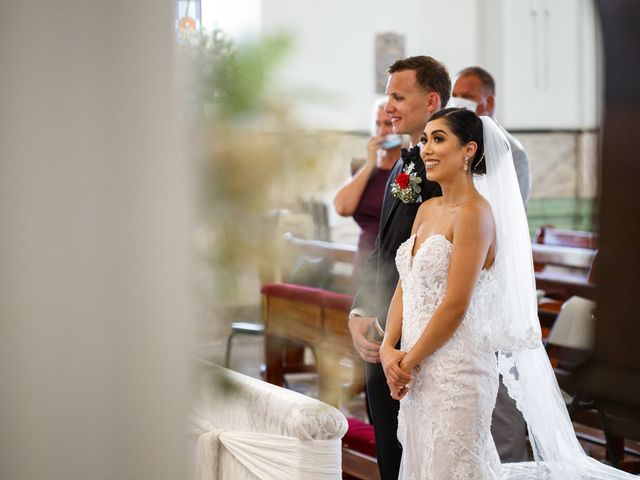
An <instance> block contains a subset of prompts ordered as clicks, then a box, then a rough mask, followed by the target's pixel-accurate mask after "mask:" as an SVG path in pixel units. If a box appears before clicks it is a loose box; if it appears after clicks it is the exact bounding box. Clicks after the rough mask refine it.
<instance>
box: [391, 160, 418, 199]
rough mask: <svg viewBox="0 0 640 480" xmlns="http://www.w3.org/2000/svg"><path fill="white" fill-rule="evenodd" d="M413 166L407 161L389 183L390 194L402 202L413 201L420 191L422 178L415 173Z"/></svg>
mask: <svg viewBox="0 0 640 480" xmlns="http://www.w3.org/2000/svg"><path fill="white" fill-rule="evenodd" d="M414 168H415V165H414V163H413V162H409V164H408V165H406V166H405V167H404V168H403V169H402V172H400V173H399V174H398V176H397V177H396V180H395V182H393V184H392V185H391V195H393V196H394V197H396V198H398V199H400V200H402V202H404V203H415V202H416V200H418V196H419V195H420V192H421V191H422V187H420V184H421V183H422V178H420V177H419V176H418V175H416V173H415V172H414V171H413V169H414Z"/></svg>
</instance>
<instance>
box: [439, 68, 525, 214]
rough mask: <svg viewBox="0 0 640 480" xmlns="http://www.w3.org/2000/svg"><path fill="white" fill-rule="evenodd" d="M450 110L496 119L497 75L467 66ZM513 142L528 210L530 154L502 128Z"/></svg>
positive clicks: (517, 171)
mask: <svg viewBox="0 0 640 480" xmlns="http://www.w3.org/2000/svg"><path fill="white" fill-rule="evenodd" d="M448 106H450V107H460V108H466V109H468V110H473V111H474V112H476V113H477V114H478V115H488V116H490V117H492V118H493V114H494V113H495V109H496V83H495V81H494V79H493V76H491V74H490V73H489V72H487V71H486V70H485V69H484V68H482V67H467V68H465V69H463V70H461V71H460V72H459V73H458V76H457V77H456V80H455V83H454V85H453V92H452V93H451V100H450V102H449V105H448ZM500 128H501V129H502V131H503V133H504V134H505V136H506V137H507V140H509V144H510V145H511V153H512V154H513V164H514V166H515V167H516V175H517V176H518V185H519V186H520V195H522V202H523V203H524V207H525V209H526V208H527V202H528V201H529V192H530V191H531V168H530V167H529V159H528V158H527V152H525V151H524V148H523V147H522V144H521V143H520V142H519V141H518V140H517V139H516V138H515V137H514V136H513V135H511V134H510V133H509V132H507V131H506V130H505V129H504V128H503V127H500Z"/></svg>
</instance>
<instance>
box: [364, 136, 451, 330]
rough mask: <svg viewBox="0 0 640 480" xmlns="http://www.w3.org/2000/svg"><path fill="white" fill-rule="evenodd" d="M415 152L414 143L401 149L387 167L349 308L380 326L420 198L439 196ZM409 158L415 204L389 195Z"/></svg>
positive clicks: (382, 323)
mask: <svg viewBox="0 0 640 480" xmlns="http://www.w3.org/2000/svg"><path fill="white" fill-rule="evenodd" d="M419 155H420V154H419V148H418V147H417V146H415V147H413V148H412V149H411V150H409V151H407V150H405V149H403V150H402V157H401V158H400V159H399V160H398V161H397V162H396V164H395V165H394V167H393V169H392V170H391V174H390V175H389V180H388V181H387V186H386V189H385V196H384V202H383V204H382V214H381V216H380V231H379V233H378V238H377V240H376V248H375V250H374V251H373V252H372V253H371V255H370V256H369V258H368V259H367V263H366V264H365V267H364V270H363V272H362V280H361V283H360V288H359V289H358V292H357V293H356V295H355V296H354V299H353V304H352V309H357V310H358V311H359V312H360V313H362V316H371V317H377V318H378V321H379V322H380V326H382V328H384V326H385V325H386V322H387V310H388V309H389V304H390V303H391V298H392V297H393V292H394V290H395V288H396V284H397V282H398V270H397V269H396V263H395V258H396V251H397V250H398V247H399V246H400V244H401V243H402V242H404V241H405V240H406V239H407V238H409V236H410V235H411V227H412V225H413V220H414V219H415V216H416V213H417V211H418V208H419V207H420V204H421V201H426V200H428V199H429V198H431V197H437V196H440V195H442V191H441V190H440V185H438V184H437V183H435V182H432V181H429V180H427V178H426V172H425V167H424V163H423V162H422V160H421V159H420V156H419ZM411 161H413V162H414V164H415V172H416V174H417V175H419V176H420V177H421V178H422V183H421V184H420V186H421V187H422V191H421V193H420V195H421V198H418V201H417V202H416V203H404V202H402V201H401V200H399V199H397V198H396V197H394V196H393V195H392V194H391V185H392V184H393V183H394V182H395V179H396V177H397V176H398V174H399V173H400V172H401V171H402V168H403V167H404V166H405V165H407V164H408V163H409V162H411ZM365 313H366V315H364V314H365Z"/></svg>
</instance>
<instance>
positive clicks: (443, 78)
mask: <svg viewBox="0 0 640 480" xmlns="http://www.w3.org/2000/svg"><path fill="white" fill-rule="evenodd" d="M387 72H388V73H389V80H388V83H387V91H386V93H387V96H388V100H387V104H386V106H385V112H386V113H387V114H388V115H389V117H390V118H391V123H392V125H393V132H394V133H398V134H406V135H409V137H410V138H411V146H412V148H411V149H410V150H409V151H407V150H405V149H403V151H402V158H400V159H398V161H397V162H396V164H395V166H394V167H393V169H392V171H391V174H390V175H389V180H388V182H387V186H386V191H385V197H384V203H383V205H382V214H381V216H380V232H379V234H378V239H377V240H376V249H375V250H374V251H373V253H372V254H371V256H370V257H369V259H368V260H367V263H366V264H365V267H364V270H363V273H362V277H361V281H360V288H359V290H358V292H357V293H356V295H355V297H354V299H353V305H352V310H351V313H350V315H349V330H350V331H351V336H352V339H353V344H354V347H355V349H356V351H357V352H358V353H359V354H360V356H361V357H362V359H363V360H364V361H365V367H366V371H367V378H366V381H367V398H368V401H369V411H370V412H371V421H372V423H373V427H374V431H375V436H376V453H377V458H378V468H379V470H380V475H381V477H382V479H383V480H387V479H393V480H396V479H397V478H398V473H399V470H400V459H401V457H402V448H401V446H400V444H399V442H398V437H397V432H398V409H399V406H400V404H399V402H398V401H397V400H394V399H392V398H391V392H390V390H389V387H388V385H387V380H386V378H385V375H384V372H383V370H382V366H381V364H380V353H379V351H378V350H379V348H380V343H379V340H380V338H381V337H380V336H378V335H377V334H376V326H375V325H376V320H377V322H378V323H379V326H380V327H382V329H384V326H385V323H386V320H387V310H388V309H389V304H390V303H391V297H392V296H393V292H394V290H395V287H396V284H397V282H398V271H397V269H396V265H395V256H396V251H397V250H398V247H399V246H400V244H401V243H402V242H404V241H405V240H406V239H407V238H409V235H410V233H411V227H412V225H413V220H414V218H415V216H416V212H417V211H418V207H419V206H420V204H421V203H422V202H423V201H425V200H428V199H429V198H431V197H435V196H439V195H441V194H442V193H441V191H440V186H439V185H438V184H437V183H435V182H431V181H429V180H427V178H426V173H425V167H424V163H423V162H422V159H421V158H420V151H419V147H418V146H417V144H418V143H419V140H420V136H421V135H422V132H423V131H424V128H425V125H426V124H427V121H428V120H429V118H431V116H432V115H433V114H434V113H435V112H437V111H438V110H440V109H441V108H443V107H444V106H445V105H446V104H447V102H448V101H449V96H450V93H451V79H450V77H449V72H448V71H447V68H446V67H445V66H444V65H443V64H442V63H440V62H439V61H437V60H436V59H434V58H432V57H427V56H418V57H409V58H405V59H402V60H398V61H396V62H395V63H393V64H392V65H391V66H390V67H389V68H388V70H387ZM411 164H413V165H414V172H415V173H416V174H417V175H418V176H419V177H420V178H422V182H421V183H420V184H419V185H420V187H421V192H420V195H418V196H417V198H415V199H407V198H406V197H405V198H404V200H408V201H407V202H405V201H403V200H401V199H399V198H396V197H394V196H393V194H392V193H391V186H392V185H393V184H394V183H395V181H396V178H397V177H398V175H399V174H400V173H402V170H403V168H405V167H406V166H408V165H411ZM378 333H380V332H378Z"/></svg>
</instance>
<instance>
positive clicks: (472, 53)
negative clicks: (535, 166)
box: [202, 0, 600, 131]
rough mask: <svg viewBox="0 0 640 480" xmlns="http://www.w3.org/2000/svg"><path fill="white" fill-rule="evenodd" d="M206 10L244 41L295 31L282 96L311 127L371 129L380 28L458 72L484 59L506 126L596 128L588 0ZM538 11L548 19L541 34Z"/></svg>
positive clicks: (217, 3)
mask: <svg viewBox="0 0 640 480" xmlns="http://www.w3.org/2000/svg"><path fill="white" fill-rule="evenodd" d="M202 11H203V24H204V25H205V26H208V27H209V28H210V27H211V26H212V25H213V23H214V21H215V22H217V23H218V25H219V26H221V27H222V28H223V29H227V30H229V31H230V33H232V35H234V36H236V37H238V38H240V37H242V36H246V35H247V34H249V33H259V32H264V33H269V32H274V31H282V30H284V31H288V32H290V33H291V34H292V35H293V36H294V39H295V41H296V43H295V51H294V53H293V54H292V55H291V57H290V58H289V60H288V62H287V64H286V65H285V66H284V67H283V68H282V73H281V84H282V85H283V86H286V89H285V90H286V94H285V95H284V97H283V98H282V101H283V102H285V103H293V104H294V105H295V107H293V108H295V111H296V113H297V114H298V116H299V118H300V121H301V123H302V124H303V125H304V126H306V127H308V128H327V129H337V130H358V131H367V130H368V128H369V125H368V121H369V116H370V111H371V104H372V102H373V100H374V99H375V98H376V97H377V95H376V94H375V91H374V80H375V78H374V38H375V34H376V33H384V32H396V33H401V34H404V35H406V54H407V55H421V54H426V55H432V56H434V57H435V58H438V59H439V60H442V61H443V62H444V63H446V64H447V66H448V67H449V70H450V73H451V74H452V76H453V75H455V73H456V72H457V71H458V70H460V69H461V68H463V67H465V66H469V65H475V64H479V65H482V66H485V67H486V68H487V69H488V70H490V71H491V72H492V73H493V74H494V76H495V78H496V83H497V89H498V92H497V93H498V109H497V117H498V119H499V120H500V121H501V122H502V123H503V124H504V125H505V126H506V127H507V128H511V129H542V130H549V129H588V128H595V127H597V125H598V121H599V120H598V99H599V92H600V82H599V80H598V76H597V74H596V72H597V66H598V65H597V59H598V48H599V44H598V39H597V28H596V23H597V22H596V20H595V14H594V8H593V1H592V0H563V1H561V2H560V1H552V0H535V1H534V0H530V1H512V0H449V1H445V2H436V1H426V0H398V1H396V2H394V3H389V2H388V1H382V0H371V1H365V0H351V1H343V0H324V1H322V2H317V1H310V0H302V1H297V2H291V1H289V0H243V1H242V2H237V1H235V0H203V2H202ZM533 12H538V13H539V14H541V15H543V17H544V21H543V22H542V30H540V32H541V33H542V36H541V37H539V38H537V37H536V35H538V31H537V30H536V23H535V22H534V18H535V17H534V15H533ZM545 12H546V14H545ZM536 49H538V50H536ZM536 51H538V53H539V54H538V55H536ZM536 79H538V81H536ZM540 79H542V80H543V82H540Z"/></svg>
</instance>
